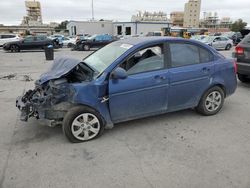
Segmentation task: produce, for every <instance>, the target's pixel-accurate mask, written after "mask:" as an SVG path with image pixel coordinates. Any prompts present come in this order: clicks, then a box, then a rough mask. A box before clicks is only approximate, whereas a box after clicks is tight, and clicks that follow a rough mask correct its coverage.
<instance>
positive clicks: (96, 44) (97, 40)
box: [73, 34, 117, 51]
mask: <svg viewBox="0 0 250 188" xmlns="http://www.w3.org/2000/svg"><path fill="white" fill-rule="evenodd" d="M115 40H117V38H116V37H113V36H111V35H108V34H104V35H93V36H91V37H88V38H86V39H83V40H79V41H77V42H76V45H75V46H74V47H73V49H74V50H84V51H89V50H90V49H91V48H101V47H103V46H106V45H107V44H109V43H111V42H113V41H115Z"/></svg>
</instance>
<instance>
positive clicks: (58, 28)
mask: <svg viewBox="0 0 250 188" xmlns="http://www.w3.org/2000/svg"><path fill="white" fill-rule="evenodd" d="M68 23H69V21H68V20H66V21H63V22H61V23H60V24H59V25H58V26H57V27H56V28H55V30H56V31H61V30H66V29H67V24H68Z"/></svg>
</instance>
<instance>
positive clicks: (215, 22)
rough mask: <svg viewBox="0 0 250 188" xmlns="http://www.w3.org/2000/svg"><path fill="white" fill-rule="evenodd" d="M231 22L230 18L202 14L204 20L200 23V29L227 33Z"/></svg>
mask: <svg viewBox="0 0 250 188" xmlns="http://www.w3.org/2000/svg"><path fill="white" fill-rule="evenodd" d="M232 24H233V22H232V20H231V18H229V17H224V18H222V19H220V18H219V16H218V14H217V13H216V12H214V13H212V12H209V13H206V12H204V18H203V19H202V20H201V21H200V27H203V28H207V29H208V30H209V32H228V31H230V28H231V26H232Z"/></svg>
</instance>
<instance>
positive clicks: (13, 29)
mask: <svg viewBox="0 0 250 188" xmlns="http://www.w3.org/2000/svg"><path fill="white" fill-rule="evenodd" d="M27 31H29V33H30V34H43V35H48V34H49V35H51V34H53V33H54V31H55V29H54V28H53V27H49V26H48V25H42V26H29V28H27V26H22V25H17V26H5V25H0V33H16V34H25V33H26V32H27Z"/></svg>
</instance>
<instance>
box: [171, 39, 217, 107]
mask: <svg viewBox="0 0 250 188" xmlns="http://www.w3.org/2000/svg"><path fill="white" fill-rule="evenodd" d="M170 54H171V68H170V69H169V77H170V87H169V98H168V99H169V102H168V105H169V111H175V110H180V109H185V108H190V107H194V105H196V104H197V102H199V99H200V97H201V95H202V94H203V93H204V91H205V90H206V89H207V88H208V86H209V83H210V78H211V75H212V73H213V71H214V65H213V56H212V54H211V52H210V51H208V50H206V49H205V48H203V47H200V46H196V45H193V44H188V43H172V44H170Z"/></svg>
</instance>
